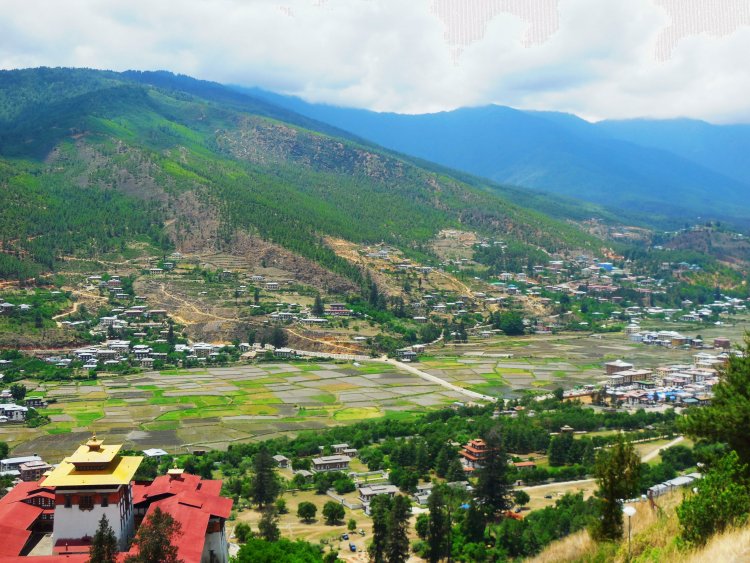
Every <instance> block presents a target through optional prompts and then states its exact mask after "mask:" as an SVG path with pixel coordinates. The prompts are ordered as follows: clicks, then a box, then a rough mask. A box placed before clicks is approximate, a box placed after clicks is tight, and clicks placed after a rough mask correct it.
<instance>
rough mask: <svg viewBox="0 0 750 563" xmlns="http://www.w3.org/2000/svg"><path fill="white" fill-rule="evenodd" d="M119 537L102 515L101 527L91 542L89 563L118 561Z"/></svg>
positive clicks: (112, 562)
mask: <svg viewBox="0 0 750 563" xmlns="http://www.w3.org/2000/svg"><path fill="white" fill-rule="evenodd" d="M117 551H118V549H117V537H116V536H115V531H114V530H113V529H112V526H110V525H109V520H107V517H106V516H105V515H103V514H102V518H101V520H99V527H98V528H97V529H96V533H95V534H94V537H93V539H92V541H91V548H90V549H89V563H115V560H116V559H117Z"/></svg>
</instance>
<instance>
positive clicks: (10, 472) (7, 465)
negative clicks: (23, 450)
mask: <svg viewBox="0 0 750 563" xmlns="http://www.w3.org/2000/svg"><path fill="white" fill-rule="evenodd" d="M50 469H52V466H51V465H50V464H49V463H47V462H45V461H44V460H43V459H42V458H41V457H39V456H38V455H29V456H21V457H9V458H6V459H1V460H0V476H2V477H11V478H13V479H18V480H20V481H26V482H28V481H38V480H39V479H41V478H42V475H44V474H45V473H46V472H47V471H49V470H50Z"/></svg>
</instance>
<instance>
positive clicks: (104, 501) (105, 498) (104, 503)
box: [102, 494, 109, 508]
mask: <svg viewBox="0 0 750 563" xmlns="http://www.w3.org/2000/svg"><path fill="white" fill-rule="evenodd" d="M107 506H109V495H106V494H104V495H102V507H104V508H106V507H107Z"/></svg>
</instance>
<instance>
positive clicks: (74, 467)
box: [44, 434, 143, 487]
mask: <svg viewBox="0 0 750 563" xmlns="http://www.w3.org/2000/svg"><path fill="white" fill-rule="evenodd" d="M120 449H122V445H121V444H113V445H111V446H105V445H104V440H97V439H96V434H94V436H93V437H92V438H91V439H90V440H89V441H87V442H86V443H85V444H83V445H82V446H79V447H78V449H77V450H76V451H75V452H74V453H73V455H72V456H70V457H67V458H65V459H64V460H63V461H62V463H60V465H58V466H57V467H56V468H55V469H54V470H53V471H52V472H50V474H49V475H48V476H47V478H46V479H45V480H44V484H45V486H47V487H81V486H92V485H93V486H99V485H126V484H128V483H130V481H131V480H132V479H133V475H135V472H136V471H137V470H138V466H139V465H140V464H141V461H142V460H143V458H142V457H140V456H128V457H121V456H118V455H117V454H118V452H119V451H120Z"/></svg>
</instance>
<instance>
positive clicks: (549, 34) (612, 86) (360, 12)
mask: <svg viewBox="0 0 750 563" xmlns="http://www.w3.org/2000/svg"><path fill="white" fill-rule="evenodd" d="M438 1H439V2H440V4H439V5H438V4H436V3H435V2H438ZM467 1H468V0H455V2H456V3H455V7H456V10H455V13H454V16H455V18H457V19H454V20H451V21H448V20H447V19H446V17H447V16H446V13H447V12H446V10H445V6H446V5H447V4H446V0H408V1H404V0H327V1H323V0H247V1H241V0H179V1H178V0H159V1H156V2H154V1H153V0H148V1H147V0H128V1H125V0H121V1H116V0H66V1H65V2H59V1H54V0H48V1H44V0H4V1H3V18H2V20H0V67H2V68H19V67H28V66H40V65H47V66H89V67H96V68H109V69H114V70H125V69H130V68H136V69H167V70H172V71H175V72H182V73H185V74H190V75H193V76H196V77H199V78H205V79H210V80H217V81H220V82H225V83H236V84H244V85H258V86H262V87H266V88H269V89H273V90H280V91H285V92H288V93H294V94H299V95H302V96H303V97H305V98H307V99H310V100H313V101H325V102H329V103H334V104H341V105H349V106H355V107H367V108H371V109H376V110H387V111H401V112H412V113H417V112H425V111H438V110H444V109H452V108H455V107H458V106H463V105H478V104H486V103H499V104H506V105H512V106H515V107H524V108H534V109H551V110H560V111H570V112H573V113H577V114H579V115H583V116H585V117H588V118H592V119H597V118H605V117H635V116H650V117H676V116H689V117H697V118H703V119H707V120H711V121H721V122H726V121H744V122H750V98H748V97H747V96H746V92H748V91H750V65H749V64H748V62H747V60H746V57H745V56H744V54H745V53H747V52H750V28H749V27H747V26H744V23H743V22H744V20H740V21H739V23H738V24H737V25H736V26H735V27H736V29H735V28H734V27H730V28H728V29H729V31H727V32H726V33H724V34H723V35H722V34H716V33H712V34H708V33H706V34H700V35H695V36H690V35H689V34H687V36H685V37H680V39H679V41H678V42H677V43H676V44H675V45H674V47H673V48H672V50H671V58H668V59H666V60H658V59H657V57H656V56H655V53H656V46H657V42H658V41H659V37H660V36H661V37H663V33H664V30H665V29H667V28H668V26H669V25H670V23H671V22H672V18H671V16H670V13H669V12H668V11H667V10H666V9H665V8H664V7H663V5H664V3H665V0H660V2H658V3H657V2H655V1H654V0H606V1H603V0H559V2H558V3H557V10H558V13H557V19H555V20H554V21H553V22H551V23H550V25H548V26H546V27H545V26H544V25H542V26H541V27H540V26H539V25H537V28H539V29H542V28H543V29H545V30H547V31H545V33H544V34H543V40H541V41H536V42H530V41H529V39H528V38H529V29H530V27H529V26H530V23H529V21H528V17H529V16H528V14H525V15H524V14H522V15H523V17H524V18H526V19H523V18H522V17H519V15H517V14H519V13H520V12H519V8H518V7H519V6H522V5H523V4H518V1H517V0H471V2H475V3H479V4H482V5H483V6H482V9H481V10H479V12H481V13H482V14H490V16H492V17H490V19H489V20H488V21H486V22H484V25H481V26H479V27H477V25H476V21H475V20H476V17H475V18H474V20H471V18H469V19H467V20H466V21H467V22H469V21H470V23H466V24H465V25H472V26H474V27H473V28H472V29H471V30H469V31H467V32H466V34H465V37H469V38H470V39H471V41H466V43H467V44H465V45H461V49H460V50H459V51H457V50H456V45H455V44H451V43H450V41H451V40H454V42H455V40H456V38H457V37H458V40H461V38H462V37H464V35H461V30H460V29H458V30H457V29H456V26H457V25H458V26H460V25H464V24H463V23H462V22H463V21H464V20H463V19H461V18H462V17H463V16H464V14H462V13H461V10H462V9H463V10H466V9H467V6H470V5H471V3H467ZM534 1H535V2H537V4H538V5H539V6H540V7H542V8H544V9H543V10H541V8H540V10H539V13H540V14H542V15H540V16H538V17H545V18H549V17H550V12H549V10H550V9H554V1H553V0H534ZM737 1H741V0H737ZM722 2H723V4H727V6H729V5H731V2H732V0H722ZM436 6H438V7H441V9H442V12H439V11H437V10H436ZM475 6H476V4H475ZM509 6H510V7H511V8H512V9H510V8H509ZM727 6H724V8H725V9H726V8H727ZM730 7H731V6H730ZM514 10H515V13H514ZM438 12H439V13H438ZM552 15H554V14H552ZM488 17H489V16H488ZM535 17H536V16H535ZM441 18H443V19H441ZM542 23H544V22H542ZM552 23H554V25H552ZM449 24H450V25H449ZM555 26H557V29H556V31H555ZM698 29H700V27H699V28H698ZM526 45H528V46H526ZM457 53H458V54H457ZM662 58H663V57H662Z"/></svg>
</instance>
